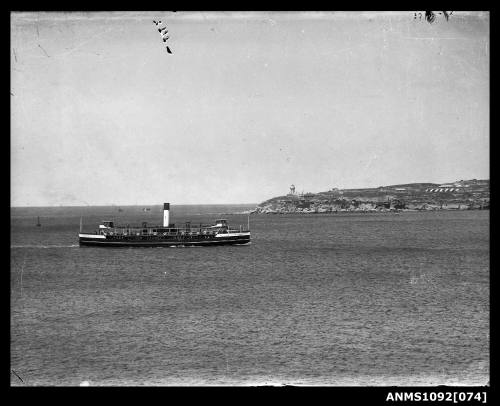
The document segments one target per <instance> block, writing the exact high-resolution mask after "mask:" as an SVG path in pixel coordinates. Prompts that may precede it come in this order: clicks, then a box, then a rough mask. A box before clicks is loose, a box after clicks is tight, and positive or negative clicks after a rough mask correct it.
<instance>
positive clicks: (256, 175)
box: [10, 12, 490, 206]
mask: <svg viewBox="0 0 500 406" xmlns="http://www.w3.org/2000/svg"><path fill="white" fill-rule="evenodd" d="M153 19H160V20H162V21H164V22H166V24H167V28H168V30H169V34H170V39H169V40H168V42H167V43H168V44H169V46H170V48H171V50H172V52H173V54H171V55H170V54H168V53H167V52H166V49H165V44H164V43H163V42H162V40H161V36H160V34H159V33H158V31H157V27H156V26H155V25H154V24H153V21H152V20H153ZM489 58H490V49H489V14H488V13H470V12H468V13H464V12H462V13H461V12H454V13H453V14H452V16H451V17H450V19H449V21H446V20H445V19H444V18H443V16H439V15H438V16H437V19H436V21H435V22H434V23H433V24H429V23H427V22H425V21H423V20H418V19H417V20H414V13H413V12H398V13H359V12H354V13H278V12H269V13H209V12H204V13H200V12H196V13H195V12H189V13H188V12H186V13H184V12H177V13H171V12H147V13H140V12H132V13H122V12H120V13H104V12H100V13H13V14H12V15H11V96H10V99H11V169H12V171H11V182H12V183H11V205H12V206H49V205H86V204H90V205H105V204H116V205H127V204H139V205H142V204H161V203H162V202H164V201H169V202H171V203H173V204H204V203H206V204H217V203H259V202H261V201H263V200H266V199H269V198H271V197H274V196H277V195H283V194H286V193H287V192H288V189H289V186H290V185H291V184H292V183H293V184H295V186H296V190H297V191H299V192H301V191H304V192H319V191H325V190H328V189H331V188H332V187H340V188H351V187H377V186H382V185H391V184H398V183H409V182H448V181H455V180H460V179H472V178H477V179H485V178H489Z"/></svg>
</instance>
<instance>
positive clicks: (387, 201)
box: [252, 179, 490, 214]
mask: <svg viewBox="0 0 500 406" xmlns="http://www.w3.org/2000/svg"><path fill="white" fill-rule="evenodd" d="M489 208H490V181H489V180H477V179H472V180H460V181H457V182H450V183H445V184H438V183H410V184H404V185H392V186H380V187H378V188H365V189H337V188H333V189H331V190H328V191H326V192H319V193H301V194H296V193H295V191H294V188H293V185H292V188H291V189H290V193H288V194H287V195H285V196H278V197H273V198H272V199H269V200H266V201H265V202H262V203H260V204H259V205H258V206H257V207H256V208H255V209H254V210H253V211H252V213H265V214H285V213H332V212H333V213H335V212H384V211H386V212H390V211H416V210H484V209H489Z"/></svg>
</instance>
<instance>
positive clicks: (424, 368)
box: [11, 206, 490, 386]
mask: <svg viewBox="0 0 500 406" xmlns="http://www.w3.org/2000/svg"><path fill="white" fill-rule="evenodd" d="M250 207H252V206H172V207H171V208H172V210H171V221H172V222H176V223H182V222H184V221H187V220H191V222H192V224H194V223H198V222H209V221H212V220H215V218H217V217H219V215H220V213H225V214H224V216H223V217H225V218H227V219H228V221H229V223H230V224H232V225H239V224H244V225H246V223H247V216H246V215H244V214H234V213H238V212H242V211H243V210H245V209H248V208H250ZM122 209H123V211H122V212H118V210H117V208H116V207H86V208H62V207H61V208H45V209H44V208H31V209H12V212H11V221H12V227H11V230H12V231H11V369H13V370H15V371H16V373H17V374H18V375H19V376H20V377H21V378H22V379H23V381H24V383H22V382H21V381H20V380H19V379H18V378H17V377H16V376H15V375H14V374H11V383H12V385H22V384H25V385H79V384H80V383H81V382H83V381H88V382H89V383H90V384H91V385H193V384H194V385H227V384H229V385H232V384H238V385H254V384H305V385H349V386H352V385H436V384H460V385H482V384H485V383H486V382H487V381H488V380H489V341H490V340H489V294H490V293H489V211H464V212H425V213H410V212H407V213H402V214H397V215H395V214H386V213H373V214H368V213H360V214H353V213H347V214H329V215H252V216H250V219H251V220H250V221H251V230H252V243H251V245H248V246H233V247H231V246H226V247H194V248H102V247H98V248H92V247H82V248H80V247H79V246H78V242H77V233H78V229H79V223H80V216H83V222H84V230H89V231H90V230H92V229H93V227H94V226H95V225H97V224H98V222H99V221H101V220H105V219H114V220H115V221H118V222H119V223H140V222H141V221H148V222H150V223H160V222H161V221H162V213H161V207H160V206H158V207H154V208H153V209H152V210H151V212H142V211H141V210H140V208H137V207H123V208H122ZM231 213H233V214H231ZM37 216H40V221H41V223H42V227H35V224H36V217H37Z"/></svg>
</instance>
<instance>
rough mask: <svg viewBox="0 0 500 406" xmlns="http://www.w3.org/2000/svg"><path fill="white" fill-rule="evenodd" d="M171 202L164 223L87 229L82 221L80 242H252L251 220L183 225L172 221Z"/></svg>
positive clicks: (124, 244) (175, 244)
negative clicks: (236, 223)
mask: <svg viewBox="0 0 500 406" xmlns="http://www.w3.org/2000/svg"><path fill="white" fill-rule="evenodd" d="M169 215H170V203H164V204H163V225H161V226H148V224H147V223H146V222H143V223H142V226H141V227H138V226H135V227H131V226H129V225H126V226H118V225H115V224H114V222H113V221H103V222H102V224H100V225H99V229H98V230H96V231H94V232H93V233H84V232H83V231H82V223H81V221H80V232H79V234H78V240H79V243H80V245H91V246H101V247H179V246H211V245H242V244H249V243H250V221H248V224H247V228H246V229H243V227H242V226H241V225H240V226H239V229H231V228H230V227H229V226H228V224H227V220H226V219H218V220H216V221H215V224H211V225H203V224H199V225H192V224H191V222H186V223H185V224H184V225H183V226H182V227H179V226H176V225H175V224H170V222H169Z"/></svg>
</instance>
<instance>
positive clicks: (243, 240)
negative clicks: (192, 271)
mask: <svg viewBox="0 0 500 406" xmlns="http://www.w3.org/2000/svg"><path fill="white" fill-rule="evenodd" d="M249 242H250V239H249V238H237V239H228V240H222V239H221V240H210V241H144V242H142V241H110V240H87V239H80V245H87V246H100V247H104V246H106V247H172V246H180V245H183V246H213V245H242V244H248V243H249Z"/></svg>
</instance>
